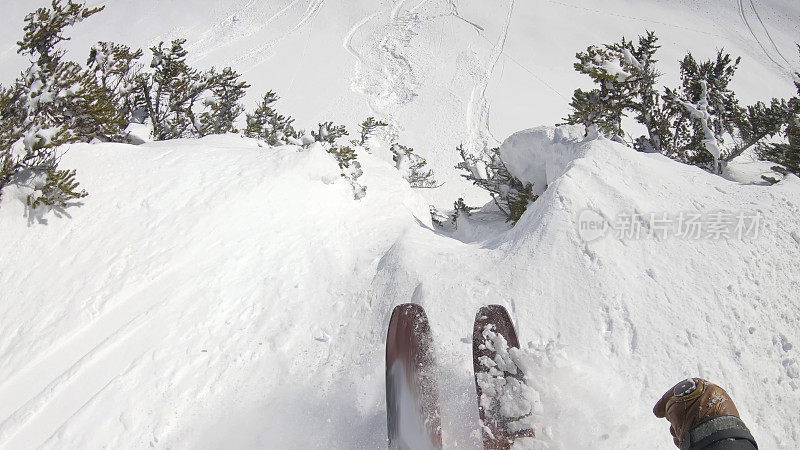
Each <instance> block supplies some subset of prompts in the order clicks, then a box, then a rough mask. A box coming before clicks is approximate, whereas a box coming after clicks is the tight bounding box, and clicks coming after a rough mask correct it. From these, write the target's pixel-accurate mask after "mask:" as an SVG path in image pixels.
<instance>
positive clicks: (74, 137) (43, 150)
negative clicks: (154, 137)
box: [0, 0, 125, 206]
mask: <svg viewBox="0 0 800 450" xmlns="http://www.w3.org/2000/svg"><path fill="white" fill-rule="evenodd" d="M102 9H103V8H102V7H100V8H87V7H85V6H84V5H81V4H78V3H74V2H72V1H71V0H69V1H68V2H67V3H66V4H65V3H63V2H62V1H61V0H53V2H52V3H51V7H50V8H39V9H37V10H36V11H35V12H33V13H30V14H28V15H27V16H26V17H25V27H24V31H25V35H24V36H23V38H22V40H21V41H19V42H18V43H17V45H18V49H17V52H18V53H20V54H22V55H27V56H29V57H30V58H31V65H30V66H29V67H28V68H27V69H26V70H25V71H24V72H23V73H22V75H21V76H20V77H19V78H17V79H16V80H15V81H14V82H13V83H12V84H11V85H10V86H8V87H7V88H2V89H0V165H1V168H2V171H1V172H0V189H2V188H3V187H4V186H5V185H7V184H8V183H12V182H18V183H21V184H24V183H26V182H31V181H32V180H34V181H35V184H34V185H33V186H28V187H29V188H33V189H34V190H35V191H39V192H40V193H41V196H40V197H36V196H35V195H34V197H32V198H34V200H33V201H31V204H32V206H33V204H35V206H39V205H40V204H45V205H48V204H52V205H58V206H67V205H68V202H69V200H70V199H73V198H80V197H83V196H84V195H85V193H84V192H82V191H81V192H78V191H76V188H77V183H76V182H75V181H74V173H73V172H71V171H59V170H58V155H57V154H56V148H57V147H58V146H59V145H61V144H65V143H69V142H77V141H90V140H92V139H100V140H111V139H113V138H114V137H115V136H119V135H120V134H121V130H122V128H123V127H124V125H125V120H124V117H123V116H122V115H121V114H119V111H118V110H117V108H116V106H115V104H114V100H113V98H112V97H110V96H109V95H107V92H106V91H105V90H104V89H103V88H102V85H101V83H100V81H99V80H98V78H97V76H95V74H94V73H92V72H90V71H84V70H83V69H82V68H81V67H80V66H79V65H78V64H76V63H74V62H71V61H65V60H64V59H63V56H64V51H63V50H61V49H59V48H58V44H59V43H60V42H62V41H65V40H68V39H69V38H67V37H66V36H65V34H64V33H65V30H66V28H67V27H69V26H71V25H74V24H75V23H77V22H80V21H82V20H84V19H86V18H88V17H90V16H92V15H94V14H96V13H98V12H100V11H102ZM38 180H44V181H43V182H39V181H38ZM34 194H35V192H34ZM36 198H46V199H49V200H47V201H45V200H42V201H39V202H37V201H36ZM51 200H52V202H51Z"/></svg>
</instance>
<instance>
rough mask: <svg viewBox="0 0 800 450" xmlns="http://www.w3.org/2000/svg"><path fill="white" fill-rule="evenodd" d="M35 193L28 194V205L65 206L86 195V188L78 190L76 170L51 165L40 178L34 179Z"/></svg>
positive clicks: (34, 206) (36, 206) (33, 206)
mask: <svg viewBox="0 0 800 450" xmlns="http://www.w3.org/2000/svg"><path fill="white" fill-rule="evenodd" d="M33 184H34V193H32V194H29V195H28V206H30V207H31V208H33V209H36V208H38V207H39V206H40V205H46V206H50V207H55V208H65V207H67V206H69V205H70V204H71V203H73V201H74V200H76V199H79V198H83V197H86V196H87V195H88V194H87V193H86V191H84V190H80V191H79V190H78V185H79V183H78V182H77V181H75V170H74V169H73V170H58V169H56V168H55V167H51V168H49V169H48V170H47V173H46V174H45V175H44V176H43V177H42V176H39V179H38V180H33Z"/></svg>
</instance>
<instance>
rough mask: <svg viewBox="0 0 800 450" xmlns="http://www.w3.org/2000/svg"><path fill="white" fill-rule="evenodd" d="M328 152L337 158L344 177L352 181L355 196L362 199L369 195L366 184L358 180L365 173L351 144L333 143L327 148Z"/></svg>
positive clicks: (349, 181)
mask: <svg viewBox="0 0 800 450" xmlns="http://www.w3.org/2000/svg"><path fill="white" fill-rule="evenodd" d="M327 150H328V153H330V154H331V155H333V157H334V158H336V162H337V163H339V168H340V169H341V170H342V177H343V178H344V179H346V180H347V182H348V183H350V186H351V187H352V188H353V197H354V198H355V199H356V200H360V199H362V198H364V196H365V195H367V188H366V186H363V185H361V184H360V183H359V182H358V178H359V177H360V176H361V175H363V174H364V172H363V171H362V170H361V163H360V162H358V160H357V159H356V152H355V150H353V149H352V148H351V147H349V146H346V145H345V146H339V145H336V144H332V145H331V146H330V147H328V148H327Z"/></svg>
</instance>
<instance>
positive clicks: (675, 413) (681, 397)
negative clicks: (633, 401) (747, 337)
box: [653, 378, 739, 448]
mask: <svg viewBox="0 0 800 450" xmlns="http://www.w3.org/2000/svg"><path fill="white" fill-rule="evenodd" d="M653 414H655V415H656V417H658V418H662V417H666V419H667V420H668V421H669V423H670V424H671V426H670V427H669V432H670V433H672V440H673V442H675V445H676V446H678V448H680V446H681V439H682V438H683V436H684V433H685V432H686V431H689V430H690V429H692V427H694V426H695V425H697V424H698V423H700V422H703V421H704V420H707V419H710V418H712V417H716V416H735V417H739V411H737V410H736V406H735V405H734V404H733V400H731V398H730V396H729V395H728V393H727V392H725V390H724V389H722V388H721V387H719V386H717V385H716V384H712V383H709V382H708V381H706V380H703V379H701V378H690V379H687V380H684V381H681V382H680V383H678V384H676V385H675V386H673V387H672V388H671V389H670V390H668V391H667V392H666V393H665V394H664V395H663V396H662V397H661V400H659V401H658V403H656V406H655V407H653Z"/></svg>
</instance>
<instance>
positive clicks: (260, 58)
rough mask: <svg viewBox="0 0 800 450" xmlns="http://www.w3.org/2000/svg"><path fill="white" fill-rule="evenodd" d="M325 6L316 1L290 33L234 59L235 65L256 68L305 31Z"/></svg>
mask: <svg viewBox="0 0 800 450" xmlns="http://www.w3.org/2000/svg"><path fill="white" fill-rule="evenodd" d="M324 4H325V0H314V1H312V2H311V3H310V4H309V5H308V8H306V11H305V13H303V15H302V16H301V17H300V20H298V21H297V23H296V24H295V25H294V26H293V27H292V28H291V29H290V30H288V31H286V32H284V33H283V34H282V36H281V37H279V38H277V39H273V40H271V41H269V42H267V43H266V44H263V45H261V46H260V47H258V48H255V49H253V50H250V51H248V52H245V53H244V54H242V55H240V56H238V57H236V58H234V60H233V61H232V63H233V64H236V65H238V64H242V63H245V64H247V65H248V66H249V67H255V66H257V65H259V64H261V63H263V62H264V61H266V60H268V59H269V57H270V55H269V53H270V51H271V50H272V49H274V48H275V47H276V46H277V45H278V44H280V43H281V42H282V41H284V40H286V39H287V38H288V37H290V36H292V35H293V34H294V33H296V32H297V31H299V30H301V29H303V28H304V27H305V26H306V25H307V24H308V23H310V22H312V20H313V19H314V17H316V16H317V14H318V13H319V11H320V10H321V9H322V6H323V5H324Z"/></svg>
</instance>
